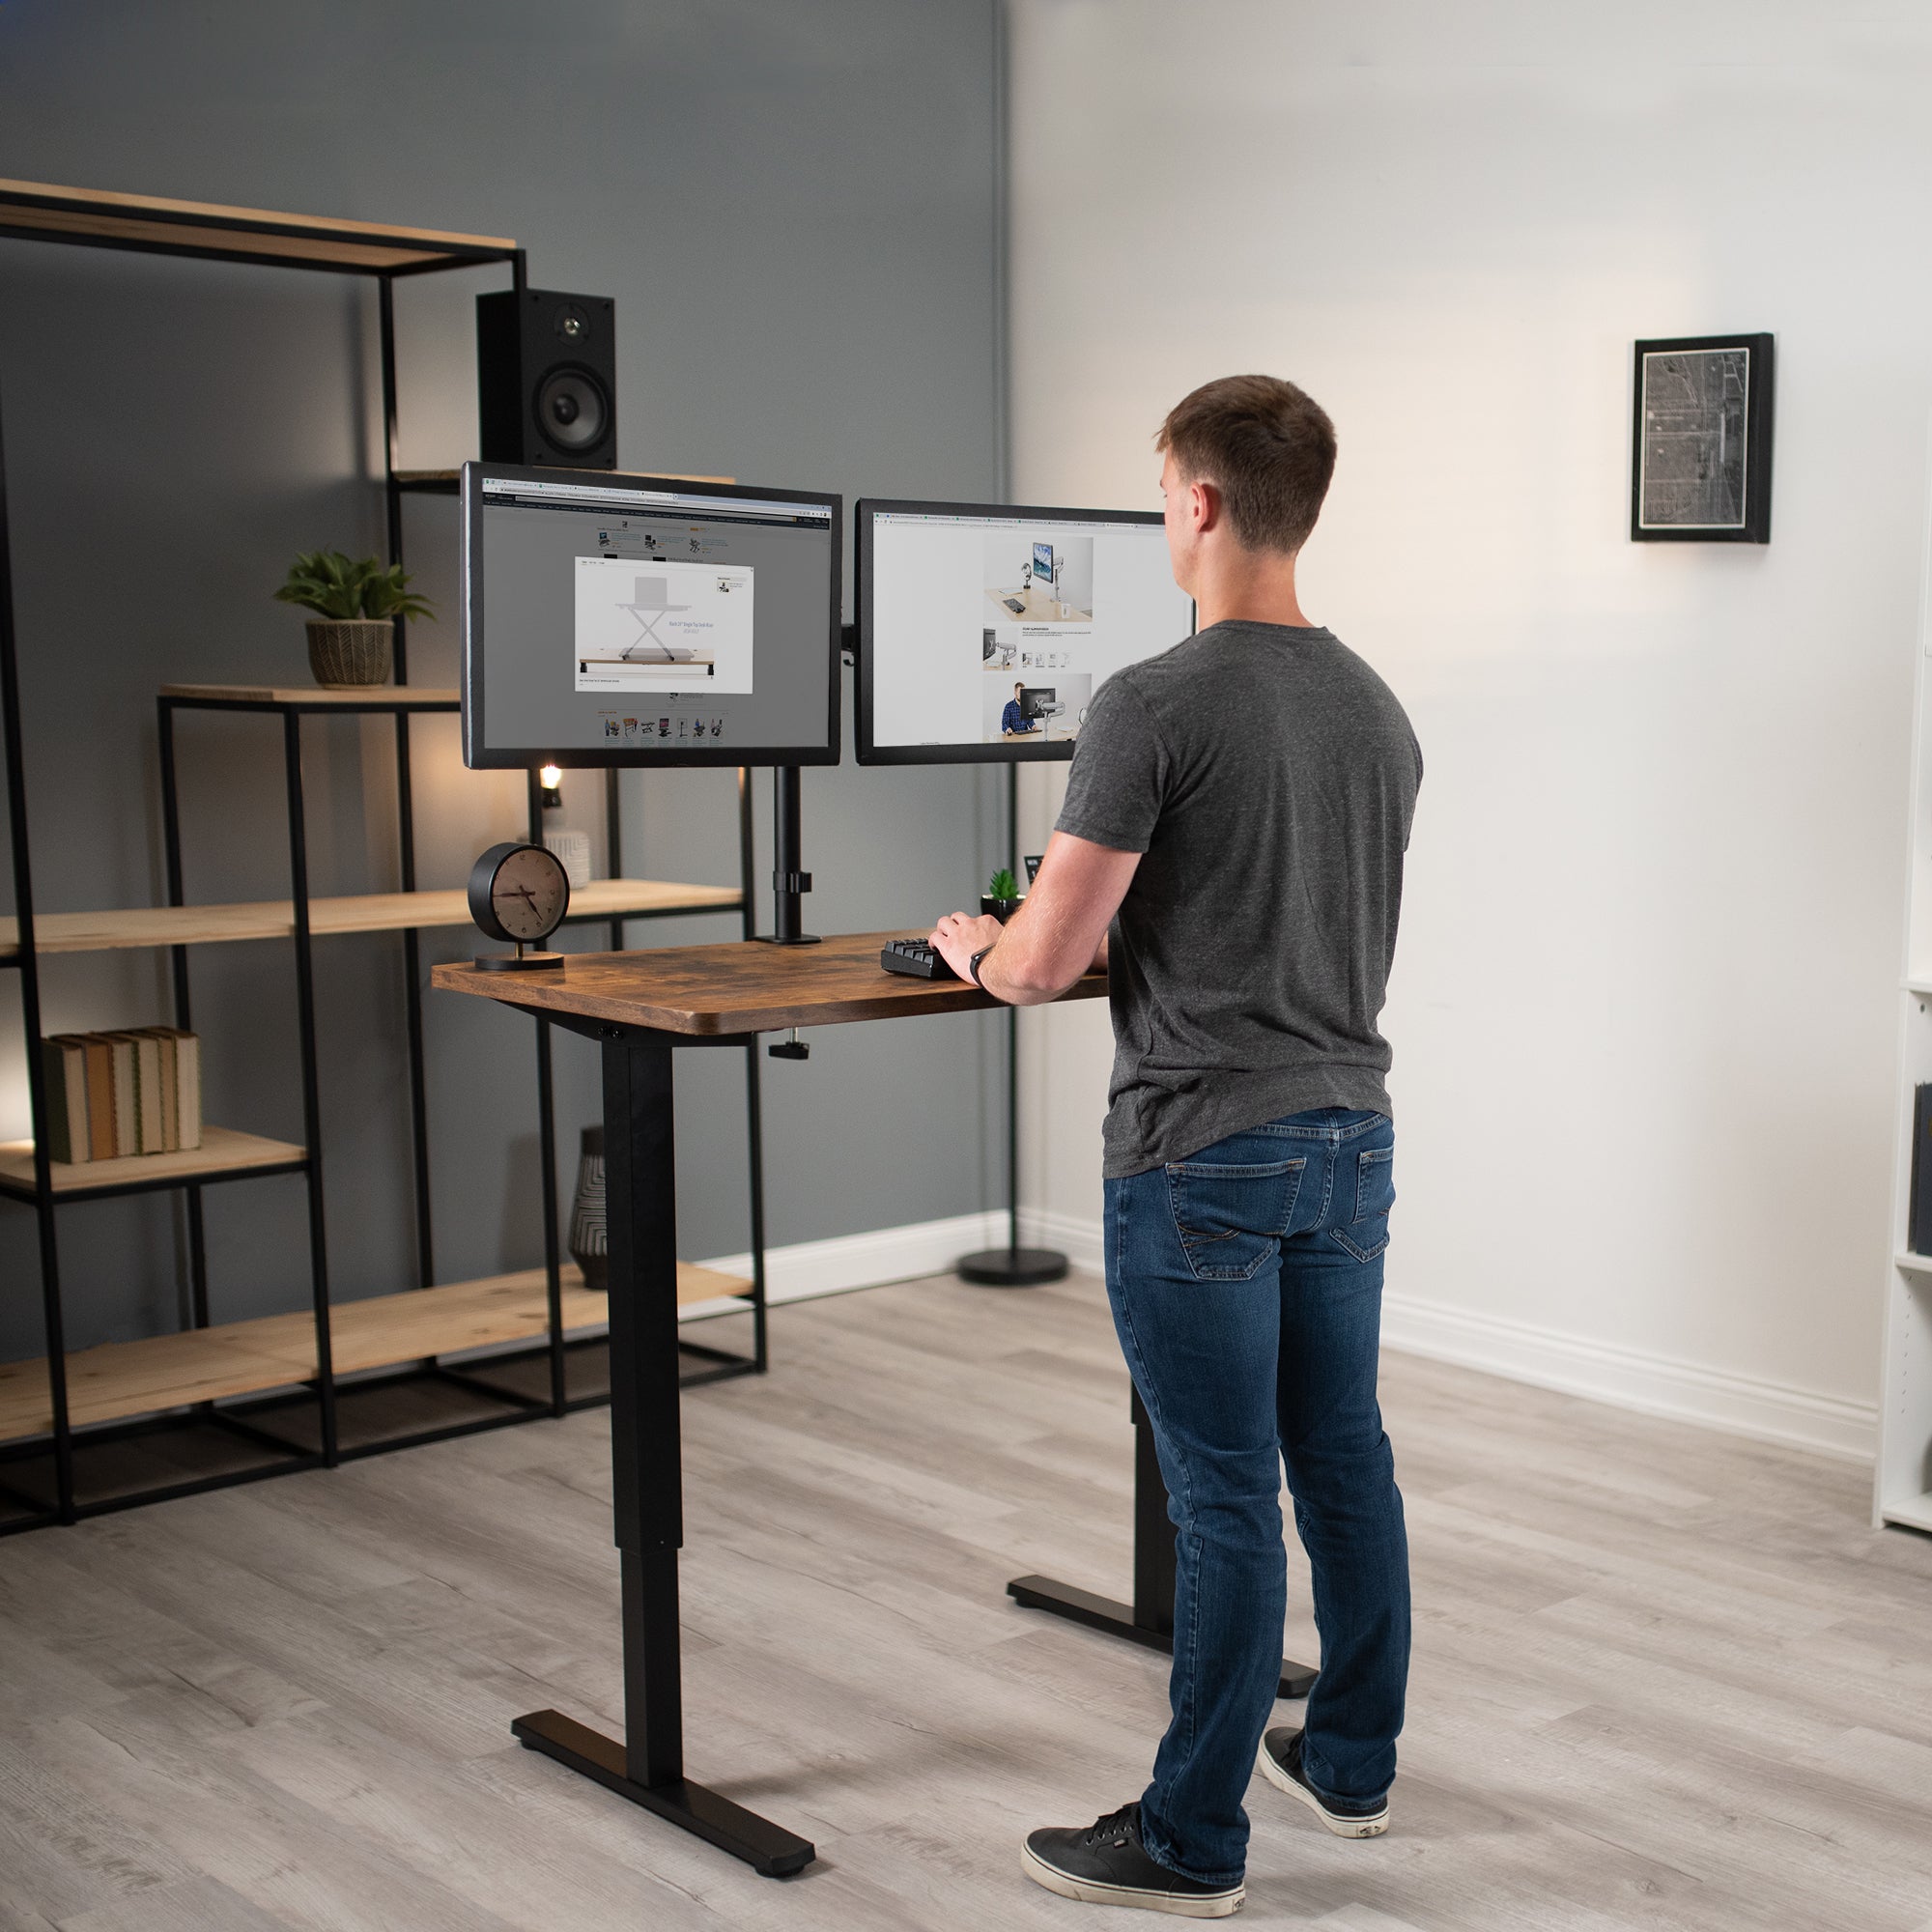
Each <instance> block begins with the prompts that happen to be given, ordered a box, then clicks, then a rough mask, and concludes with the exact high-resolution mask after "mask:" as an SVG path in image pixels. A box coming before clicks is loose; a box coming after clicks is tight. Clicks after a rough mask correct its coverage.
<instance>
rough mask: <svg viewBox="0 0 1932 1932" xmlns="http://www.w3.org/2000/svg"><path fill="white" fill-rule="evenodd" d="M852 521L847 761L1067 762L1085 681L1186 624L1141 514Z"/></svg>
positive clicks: (1155, 648)
mask: <svg viewBox="0 0 1932 1932" xmlns="http://www.w3.org/2000/svg"><path fill="white" fill-rule="evenodd" d="M856 514H857V535H858V566H859V569H858V586H857V603H858V618H859V638H858V642H859V653H858V672H859V675H858V694H857V700H858V701H857V705H856V711H857V722H858V756H859V762H860V763H861V764H862V765H919V764H964V763H973V762H987V763H990V762H1005V761H1009V760H1022V761H1030V760H1034V759H1047V758H1070V757H1071V756H1072V755H1073V747H1074V744H1075V742H1076V741H1077V740H1078V738H1079V735H1080V727H1081V725H1083V724H1085V723H1086V719H1087V711H1088V708H1089V706H1090V705H1091V704H1092V703H1093V701H1094V692H1095V691H1096V690H1097V689H1098V688H1099V686H1100V685H1101V684H1103V683H1104V682H1105V681H1106V679H1107V678H1109V677H1111V676H1112V675H1113V673H1114V672H1115V671H1117V670H1119V669H1121V668H1122V667H1123V666H1125V665H1129V664H1135V663H1138V662H1139V661H1140V660H1141V659H1142V658H1147V657H1153V656H1155V655H1157V654H1158V653H1159V652H1161V651H1165V650H1170V649H1172V648H1173V647H1174V646H1175V645H1176V644H1178V643H1179V642H1180V641H1181V640H1182V639H1184V638H1186V637H1187V636H1188V635H1189V634H1190V633H1191V632H1192V631H1193V629H1194V606H1193V604H1192V602H1191V601H1190V600H1189V598H1188V597H1187V595H1186V593H1185V592H1184V591H1182V590H1180V589H1179V588H1178V587H1177V585H1176V584H1175V582H1174V577H1173V573H1172V570H1171V569H1170V567H1169V562H1168V554H1167V532H1166V531H1165V529H1163V527H1162V526H1161V517H1160V512H1159V511H1157V510H1047V509H1032V508H1027V509H1021V508H1014V507H1011V506H1004V505H999V504H980V503H912V502H885V501H881V500H879V499H877V498H866V499H864V500H862V501H861V502H860V503H859V505H858V509H857V513H856Z"/></svg>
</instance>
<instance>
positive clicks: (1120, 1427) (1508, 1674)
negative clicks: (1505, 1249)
mask: <svg viewBox="0 0 1932 1932" xmlns="http://www.w3.org/2000/svg"><path fill="white" fill-rule="evenodd" d="M733 1322H734V1324H735V1322H736V1318H733ZM772 1323H773V1331H774V1358H775V1361H776V1363H777V1367H776V1368H775V1370H774V1372H773V1373H772V1374H771V1375H770V1376H769V1377H767V1378H764V1379H762V1380H759V1379H753V1378H747V1379H743V1380H738V1381H731V1382H725V1383H721V1384H718V1385H716V1386H715V1387H710V1388H705V1389H702V1390H699V1391H696V1392H695V1393H693V1394H692V1395H690V1396H688V1397H687V1399H686V1404H685V1418H686V1421H685V1438H686V1445H687V1446H686V1478H687V1481H686V1489H687V1509H686V1517H687V1539H688V1548H687V1552H686V1559H685V1564H684V1621H685V1662H686V1669H685V1708H686V1723H687V1735H688V1740H689V1747H688V1748H689V1760H690V1769H691V1771H692V1774H693V1776H696V1777H699V1778H701V1779H702V1780H704V1781H705V1782H707V1783H710V1784H713V1785H715V1786H716V1787H718V1788H719V1789H721V1790H723V1791H725V1792H726V1793H729V1794H730V1795H732V1796H734V1797H737V1798H738V1799H740V1800H741V1801H742V1802H744V1803H746V1804H751V1805H753V1806H754V1807H755V1808H757V1809H759V1810H761V1811H763V1812H765V1813H766V1814H767V1815H768V1816H770V1817H772V1818H774V1819H777V1820H779V1821H780V1822H781V1823H784V1824H787V1825H790V1826H792V1827H793V1828H795V1829H797V1830H799V1831H802V1832H804V1833H807V1834H808V1835H810V1836H811V1837H812V1838H814V1839H815V1840H816V1842H817V1844H818V1847H819V1851H820V1855H821V1856H820V1862H819V1863H818V1864H817V1865H816V1866H814V1867H813V1868H812V1869H811V1870H810V1872H809V1873H807V1874H806V1875H805V1876H804V1877H802V1878H799V1879H796V1880H793V1881H791V1882H789V1883H786V1884H779V1883H775V1882H773V1881H771V1880H766V1879H760V1878H757V1877H755V1876H753V1874H752V1873H751V1872H749V1871H748V1870H747V1869H746V1868H744V1867H743V1866H740V1865H738V1864H736V1863H734V1862H733V1861H729V1860H727V1859H725V1858H724V1857H723V1856H722V1855H720V1854H718V1853H715V1852H713V1851H711V1850H709V1849H708V1848H707V1847H705V1846H703V1845H700V1844H698V1843H696V1841H694V1840H692V1839H689V1838H687V1837H685V1836H683V1835H682V1834H680V1833H674V1832H672V1831H671V1830H669V1829H668V1827H666V1826H664V1825H662V1824H660V1823H659V1822H658V1821H656V1820H654V1819H652V1818H649V1817H647V1816H645V1815H643V1814H641V1813H639V1812H638V1811H636V1810H634V1809H633V1808H632V1807H630V1806H629V1805H626V1804H623V1803H622V1802H621V1801H620V1800H617V1799H615V1798H613V1797H611V1796H610V1795H608V1794H606V1793H603V1792H601V1791H598V1790H597V1789H595V1788H594V1787H592V1786H590V1785H588V1784H586V1783H583V1782H582V1781H580V1780H578V1779H576V1778H574V1777H572V1776H570V1775H569V1774H568V1773H566V1772H564V1771H563V1770H562V1769H561V1768H560V1767H558V1766H556V1765H554V1764H552V1763H550V1762H549V1761H548V1760H546V1759H544V1758H541V1757H538V1756H536V1755H534V1754H532V1753H528V1752H526V1751H523V1750H521V1749H519V1748H518V1747H515V1746H514V1745H513V1744H512V1743H511V1742H510V1740H509V1732H508V1725H509V1722H510V1719H512V1718H513V1717H515V1716H517V1715H518V1714H519V1713H521V1712H524V1711H527V1710H531V1709H535V1708H540V1707H543V1706H546V1705H555V1706H556V1707H557V1708H559V1709H562V1710H565V1711H568V1712H570V1713H572V1714H573V1715H575V1716H578V1717H581V1718H582V1719H585V1720H586V1721H590V1722H596V1723H601V1724H604V1725H610V1726H614V1725H615V1724H616V1723H617V1721H618V1719H619V1710H620V1705H619V1687H618V1652H617V1643H616V1605H615V1595H616V1563H615V1555H614V1551H613V1550H612V1549H611V1540H610V1517H609V1510H608V1500H609V1495H610V1481H611V1476H610V1463H609V1424H608V1417H607V1416H606V1415H605V1414H604V1413H603V1412H601V1411H593V1412H588V1413H584V1414H580V1415H577V1416H573V1417H571V1418H569V1419H567V1420H565V1421H563V1422H541V1423H536V1424H532V1425H530V1426H528V1427H526V1428H522V1429H516V1430H508V1431H504V1432H501V1433H498V1434H494V1435H479V1436H473V1437H469V1438H468V1439H465V1440H460V1441H453V1442H448V1443H443V1444H440V1445H437V1446H434V1447H431V1448H425V1449H418V1450H413V1451H411V1452H409V1453H407V1454H403V1455H397V1456H392V1457H387V1458H382V1459H377V1460H375V1461H370V1462H364V1463H355V1464H353V1465H351V1466H349V1467H346V1468H343V1469H339V1470H335V1471H332V1472H316V1473H313V1474H305V1475H299V1476H293V1477H288V1478H284V1479H282V1480H279V1481H276V1482H272V1483H264V1484H260V1485H256V1486H253V1487H249V1488H243V1489H238V1490H230V1491H227V1492H220V1493H216V1494H212V1495H205V1496H198V1497H192V1498H188V1499H185V1500H183V1501H180V1502H175V1503H168V1504H163V1505H160V1506H158V1507H156V1508H151V1509H146V1510H141V1511H137V1512H133V1513H130V1514H128V1515H124V1516H117V1517H109V1518H104V1519H99V1520H95V1521H93V1522H90V1523H86V1524H83V1525H82V1526H81V1527H79V1528H77V1529H73V1530H46V1531H41V1532H37V1533H35V1534H32V1535H28V1536H22V1537H15V1538H13V1539H11V1540H9V1541H6V1542H4V1543H0V1932H49V1928H58V1929H59V1932H177V1928H180V1932H271V1928H276V1927H303V1928H311V1927H312V1928H316V1932H323V1928H327V1932H363V1928H367V1929H368V1932H391V1928H394V1932H443V1929H444V1928H447V1929H448V1932H511V1929H512V1928H528V1932H554V1928H562V1927H566V1926H567V1927H569V1928H571V1932H602V1928H607V1927H608V1928H612V1932H615V1928H625V1932H631V1928H638V1927H643V1928H649V1932H718V1928H723V1927H744V1928H751V1932H765V1928H771V1932H777V1928H784V1932H818V1928H824V1932H925V1929H926V1928H929V1932H978V1928H986V1929H987V1932H993V1928H998V1932H1007V1929H1008V1928H1019V1932H1027V1928H1053V1927H1072V1926H1077V1925H1081V1924H1103V1925H1104V1924H1110V1923H1114V1922H1121V1923H1126V1922H1133V1923H1149V1922H1152V1921H1150V1920H1147V1919H1135V1920H1132V1921H1127V1920H1125V1919H1124V1918H1118V1919H1117V1918H1116V1917H1113V1916H1107V1915H1104V1914H1103V1912H1102V1911H1101V1910H1100V1909H1097V1908H1094V1907H1083V1906H1078V1905H1074V1904H1072V1903H1069V1902H1067V1901H1065V1900H1062V1899H1057V1898H1054V1897H1051V1896H1050V1895H1048V1894H1047V1893H1045V1892H1042V1891H1040V1890H1038V1889H1037V1888H1035V1887H1033V1886H1031V1885H1029V1884H1027V1883H1026V1882H1025V1881H1024V1880H1022V1879H1021V1878H1020V1877H1019V1875H1018V1871H1017V1846H1018V1841H1019V1838H1020V1837H1021V1835H1022V1834H1023V1833H1025V1832H1026V1831H1027V1830H1028V1829H1030V1828H1031V1827H1032V1826H1034V1825H1037V1824H1041V1823H1072V1822H1084V1821H1085V1820H1087V1819H1089V1818H1092V1817H1093V1816H1094V1815H1095V1814H1096V1813H1097V1812H1099V1811H1101V1810H1104V1809H1110V1808H1111V1807H1112V1806H1113V1805H1115V1804H1119V1803H1121V1802H1122V1800H1124V1799H1126V1798H1129V1797H1132V1796H1134V1795H1135V1794H1136V1793H1137V1792H1138V1791H1139V1790H1140V1788H1141V1786H1142V1784H1143V1783H1144V1781H1145V1778H1146V1773H1147V1766H1148V1762H1149V1758H1150V1756H1151V1749H1152V1746H1153V1742H1154V1740H1155V1738H1156V1736H1157V1735H1158V1732H1159V1729H1160V1725H1161V1722H1162V1718H1163V1712H1164V1688H1165V1662H1164V1660H1162V1659H1158V1658H1156V1657H1153V1656H1151V1655H1149V1654H1146V1653H1143V1652H1139V1651H1136V1650H1134V1649H1132V1648H1130V1647H1128V1646H1126V1645H1122V1644H1118V1643H1115V1642H1112V1641H1110V1640H1108V1639H1106V1638H1104V1637H1101V1636H1099V1635H1096V1634H1088V1633H1085V1632H1082V1631H1080V1630H1078V1629H1075V1628H1073V1627H1071V1626H1068V1625H1065V1624H1061V1623H1058V1622H1055V1621H1053V1620H1051V1619H1048V1618H1045V1617H1043V1616H1040V1615H1038V1614H1037V1613H1032V1612H1027V1611H1023V1610H1020V1609H1017V1608H1015V1607H1014V1606H1013V1605H1010V1604H1009V1602H1008V1601H1007V1599H1006V1598H1005V1596H1004V1594H1003V1589H1004V1585H1005V1582H1006V1579H1007V1578H1008V1577H1010V1576H1013V1575H1016V1574H1018V1573H1021V1572H1024V1571H1029V1570H1042V1571H1046V1572H1049V1573H1051V1574H1054V1575H1058V1576H1060V1577H1065V1578H1066V1579H1068V1580H1070V1581H1074V1582H1080V1583H1085V1584H1087V1585H1088V1586H1089V1587H1091V1588H1096V1589H1100V1590H1104V1591H1106V1592H1107V1593H1109V1594H1124V1592H1125V1589H1126V1586H1127V1578H1128V1558H1129V1520H1128V1497H1129V1492H1130V1471H1131V1463H1130V1452H1131V1438H1130V1433H1129V1429H1128V1424H1127V1404H1126V1381H1125V1377H1124V1374H1123V1372H1122V1368H1121V1364H1120V1359H1119V1355H1118V1352H1117V1350H1116V1349H1115V1345H1114V1340H1113V1336H1112V1332H1111V1329H1110V1328H1109V1326H1108V1323H1107V1321H1106V1315H1105V1308H1104V1302H1103V1299H1102V1297H1101V1294H1100V1292H1099V1290H1098V1287H1097V1285H1096V1284H1095V1283H1094V1282H1093V1281H1091V1280H1078V1279H1076V1280H1075V1281H1073V1282H1070V1283H1067V1284H1065V1285H1063V1286H1061V1287H1057V1288H1052V1289H1045V1290H1037V1291H1033V1292H1030V1293H1015V1294H1002V1293H997V1292H993V1291H987V1290H981V1289H972V1288H966V1287H963V1286H961V1285H960V1284H958V1283H957V1282H954V1281H952V1280H950V1279H949V1280H941V1281H935V1282H928V1283H915V1284H908V1285H906V1286H903V1287H899V1288H892V1289H879V1290H873V1291H871V1292H869V1293H863V1294H852V1295H846V1296H842V1297H839V1298H837V1299H833V1300H827V1301H819V1302H814V1303H807V1304H802V1305H798V1306H794V1307H789V1308H781V1309H779V1310H776V1311H775V1312H774V1314H773V1316H772ZM721 1339H724V1331H722V1330H721ZM1384 1393H1385V1406H1386V1408H1387V1411H1388V1416H1389V1425H1390V1431H1391V1434H1392V1435H1393V1437H1394V1439H1395V1444H1396V1455H1397V1463H1398V1468H1399V1471H1400V1474H1401V1479H1402V1482H1403V1487H1404V1491H1405V1493H1406V1500H1407V1508H1408V1519H1409V1525H1410V1534H1411V1538H1412V1541H1413V1546H1414V1566H1415V1585H1416V1609H1417V1630H1416V1656H1415V1669H1414V1676H1413V1680H1412V1684H1411V1694H1410V1706H1409V1711H1410V1715H1409V1723H1408V1729H1407V1731H1406V1735H1405V1737H1404V1740H1403V1745H1402V1764H1403V1769H1402V1773H1401V1776H1400V1777H1399V1779H1398V1781H1397V1785H1396V1791H1395V1800H1394V1823H1393V1826H1392V1829H1391V1831H1390V1833H1389V1834H1388V1836H1387V1837H1385V1838H1381V1839H1378V1840H1374V1841H1371V1842H1369V1843H1365V1844H1356V1843H1346V1842H1344V1841H1342V1840H1339V1839H1336V1838H1332V1837H1330V1836H1328V1835H1327V1834H1326V1833H1322V1832H1321V1831H1320V1830H1319V1829H1317V1828H1316V1827H1315V1825H1314V1824H1313V1822H1312V1821H1308V1820H1306V1817H1305V1814H1304V1813H1302V1812H1300V1811H1299V1809H1298V1808H1295V1807H1291V1806H1290V1805H1289V1804H1288V1803H1287V1801H1286V1800H1283V1799H1281V1798H1280V1797H1279V1794H1277V1793H1275V1792H1274V1791H1273V1790H1272V1789H1271V1788H1270V1787H1268V1786H1267V1785H1266V1784H1264V1783H1263V1782H1261V1781H1260V1780H1257V1781H1256V1783H1255V1785H1254V1787H1253V1789H1252V1791H1251V1793H1250V1796H1249V1808H1250V1811H1251V1813H1252V1815H1253V1817H1254V1820H1255V1836H1254V1843H1253V1847H1252V1851H1251V1857H1250V1865H1249V1897H1248V1905H1247V1908H1246V1911H1245V1913H1244V1915H1243V1918H1244V1919H1245V1921H1246V1922H1249V1923H1258V1924H1273V1925H1319V1926H1321V1927H1323V1928H1326V1932H1451V1928H1455V1929H1456V1932H1462V1929H1463V1928H1467V1932H1511V1929H1512V1928H1523V1932H1570V1928H1592V1932H1594V1928H1610V1927H1632V1926H1634V1927H1644V1928H1657V1929H1658V1932H1678V1928H1682V1932H1732V1928H1740V1932H1742V1928H1750V1932H1774V1928H1775V1932H1799V1928H1802V1932H1932V1539H1926V1538H1920V1537H1916V1536H1913V1535H1911V1534H1909V1533H1903V1532H1899V1531H1890V1532H1886V1533H1883V1534H1879V1533H1874V1532H1873V1531H1871V1530H1870V1529H1869V1528H1868V1527H1867V1526H1866V1517H1865V1510H1866V1500H1865V1498H1866V1489H1867V1479H1866V1476H1865V1473H1864V1471H1863V1470H1861V1469H1860V1468H1858V1467H1856V1466H1853V1465H1850V1464H1843V1463H1833V1462H1828V1461H1824V1460H1820V1459H1815V1458H1810V1457H1806V1456H1804V1455H1801V1454H1797V1453H1794V1452H1786V1451H1780V1450H1776V1449H1769V1448H1765V1447H1762V1446H1759V1445H1755V1444H1751V1443H1747V1442H1742V1441H1738V1440H1735V1439H1732V1438H1730V1437H1726V1436H1723V1435H1713V1434H1707V1433H1705V1432H1702V1431H1698V1430H1695V1429H1690V1428H1685V1427H1681V1426H1678V1425H1674V1424H1669V1423H1663V1422H1658V1421H1653V1420H1649V1419H1646V1418H1643V1417H1638V1416H1633V1415H1628V1414H1624V1413H1621V1412H1618V1411H1616V1410H1612V1409H1607V1408H1603V1407H1598V1406H1593V1405H1591V1404H1588V1403H1584V1402H1580V1401H1576V1400H1573V1399H1570V1398H1567V1397H1562V1396H1556V1395H1550V1394H1546V1393H1543V1392H1540V1391H1537V1390H1532V1389H1525V1388H1520V1387H1518V1386H1516V1385H1514V1384H1512V1383H1507V1382H1502V1381H1496V1380H1492V1379H1490V1378H1485V1377H1482V1376H1478V1375H1472V1374H1469V1373H1467V1372H1466V1371H1462V1370H1454V1369H1448V1368H1443V1367H1440V1366H1437V1365H1433V1364H1429V1363H1424V1362H1419V1361H1415V1360H1411V1359H1407V1358H1404V1357H1401V1356H1391V1357H1390V1358H1389V1359H1388V1362H1387V1365H1386V1371H1385V1378H1384ZM1290 1598H1291V1614H1290V1619H1289V1629H1288V1633H1287V1635H1288V1648H1289V1650H1290V1652H1291V1654H1295V1655H1303V1656H1309V1657H1312V1656H1313V1655H1314V1636H1313V1632H1312V1628H1311V1625H1310V1622H1309V1618H1308V1614H1307V1594H1306V1586H1305V1582H1304V1580H1303V1579H1302V1578H1301V1577H1300V1576H1299V1574H1298V1563H1297V1562H1292V1563H1291V1588H1290ZM1281 1708H1282V1710H1283V1712H1284V1714H1287V1715H1292V1714H1293V1710H1294V1708H1295V1707H1293V1706H1289V1705H1284V1706H1282V1707H1281Z"/></svg>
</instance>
